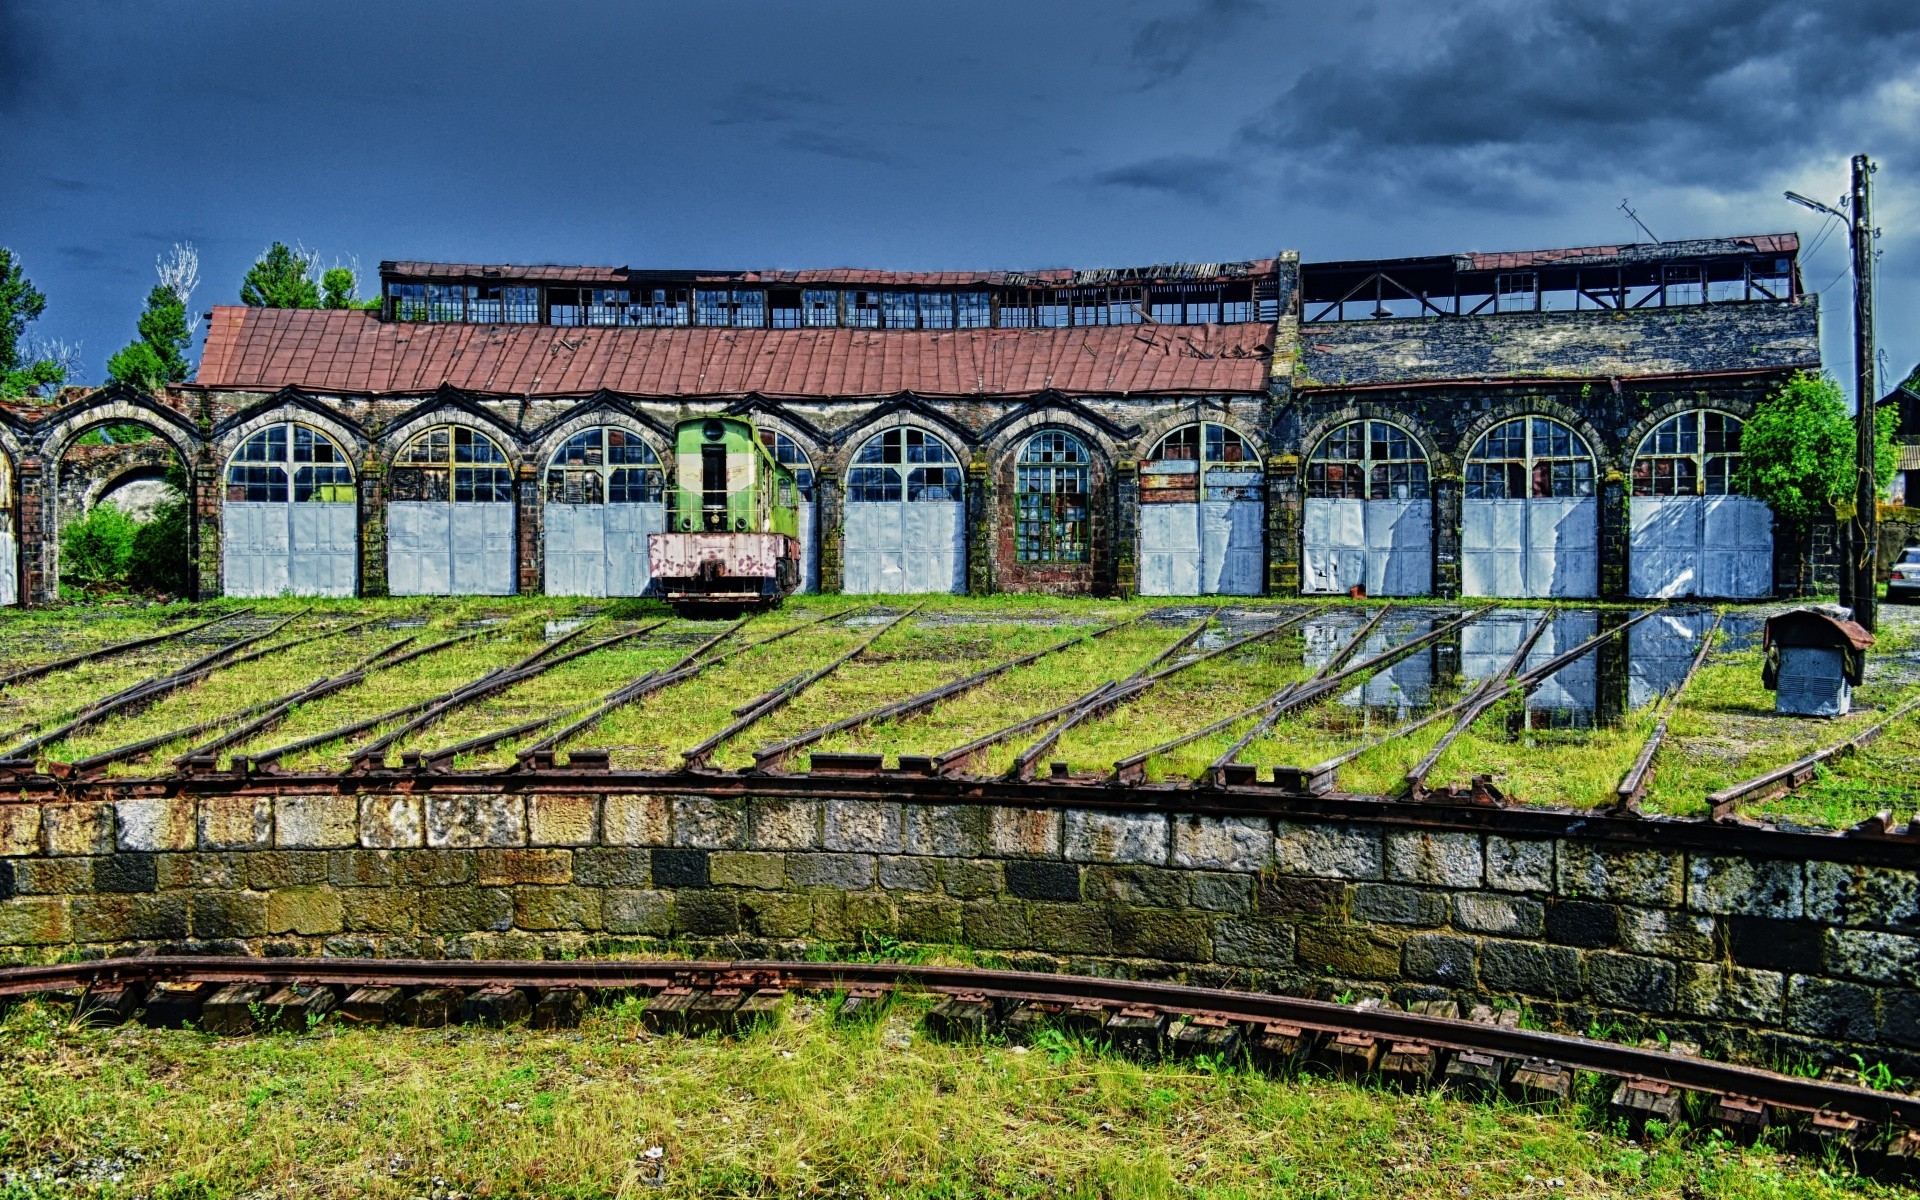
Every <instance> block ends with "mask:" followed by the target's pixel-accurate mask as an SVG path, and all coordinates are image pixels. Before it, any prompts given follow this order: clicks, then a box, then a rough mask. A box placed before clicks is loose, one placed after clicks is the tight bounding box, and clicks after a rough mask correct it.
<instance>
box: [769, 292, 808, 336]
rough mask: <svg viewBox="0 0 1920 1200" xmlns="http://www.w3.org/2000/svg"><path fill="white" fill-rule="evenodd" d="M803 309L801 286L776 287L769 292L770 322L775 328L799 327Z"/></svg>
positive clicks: (801, 322)
mask: <svg viewBox="0 0 1920 1200" xmlns="http://www.w3.org/2000/svg"><path fill="white" fill-rule="evenodd" d="M802 314H803V310H802V308H801V304H800V289H799V288H774V289H773V290H771V291H769V292H768V293H767V315H768V318H769V321H768V323H769V324H770V325H771V326H772V327H773V328H775V329H798V328H800V327H801V325H802V324H804V322H803V321H802V319H801V318H802Z"/></svg>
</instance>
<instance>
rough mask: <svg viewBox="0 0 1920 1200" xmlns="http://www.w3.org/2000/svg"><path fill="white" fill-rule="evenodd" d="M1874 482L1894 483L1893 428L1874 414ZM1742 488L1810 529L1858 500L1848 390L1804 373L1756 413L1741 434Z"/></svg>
mask: <svg viewBox="0 0 1920 1200" xmlns="http://www.w3.org/2000/svg"><path fill="white" fill-rule="evenodd" d="M1874 435H1875V439H1874V440H1875V446H1874V480H1875V483H1876V485H1877V486H1878V487H1879V488H1882V489H1884V488H1885V487H1886V486H1887V484H1888V483H1890V482H1892V480H1893V468H1894V464H1895V463H1896V461H1897V460H1898V452H1897V451H1896V449H1895V448H1894V445H1893V422H1892V421H1891V420H1888V419H1887V417H1886V416H1885V415H1884V414H1881V413H1878V412H1876V413H1875V414H1874ZM1740 449H1741V450H1742V451H1744V452H1745V456H1746V457H1745V463H1744V465H1743V467H1742V468H1741V480H1740V482H1741V487H1742V490H1744V491H1745V492H1746V493H1747V494H1748V495H1751V496H1755V497H1758V498H1759V499H1761V500H1765V501H1766V502H1767V503H1768V504H1769V505H1771V506H1772V507H1773V511H1774V512H1776V513H1778V514H1779V515H1780V517H1781V519H1782V520H1785V521H1788V522H1790V523H1792V524H1795V525H1799V526H1801V527H1802V528H1805V527H1806V526H1808V525H1811V524H1813V523H1814V522H1815V521H1817V520H1819V519H1821V518H1823V517H1827V516H1830V515H1832V514H1833V512H1834V508H1835V506H1836V505H1842V506H1844V505H1848V504H1851V503H1852V502H1853V498H1854V492H1855V488H1854V473H1853V451H1854V426H1853V419H1852V417H1851V416H1850V415H1849V414H1848V412H1847V402H1846V400H1845V399H1844V398H1842V396H1841V395H1840V385H1839V384H1837V383H1835V382H1834V381H1833V378H1832V377H1831V376H1828V375H1816V374H1814V373H1812V372H1810V371H1801V372H1799V373H1798V374H1796V375H1794V376H1793V377H1792V378H1791V379H1789V380H1787V381H1786V382H1785V383H1783V384H1781V385H1780V387H1779V389H1778V390H1776V391H1775V392H1774V393H1773V395H1771V396H1769V397H1767V398H1766V399H1765V400H1763V401H1762V402H1761V403H1760V406H1759V407H1758V408H1756V409H1755V410H1754V413H1753V416H1752V417H1751V418H1750V419H1749V420H1748V421H1747V425H1746V429H1745V431H1744V432H1743V433H1742V434H1741V438H1740Z"/></svg>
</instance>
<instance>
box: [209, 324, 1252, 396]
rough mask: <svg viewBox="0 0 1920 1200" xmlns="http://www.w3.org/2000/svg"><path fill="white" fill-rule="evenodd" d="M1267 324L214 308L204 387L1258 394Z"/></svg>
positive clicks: (404, 390) (840, 393)
mask: <svg viewBox="0 0 1920 1200" xmlns="http://www.w3.org/2000/svg"><path fill="white" fill-rule="evenodd" d="M1272 332H1273V331H1272V328H1271V327H1270V326H1266V325H1121V326H1112V327H1102V328H1086V329H963V330H943V331H938V332H935V331H909V330H885V331H881V330H868V329H605V328H590V329H589V328H574V327H568V328H560V327H555V326H549V325H424V324H411V323H402V322H388V321H381V320H380V319H378V317H377V316H376V315H375V314H373V313H368V312H355V311H351V310H324V309H285V308H242V307H237V306H235V307H219V308H215V309H214V310H213V320H212V323H211V325H210V327H209V329H208V332H207V346H206V350H205V352H204V353H203V354H202V356H201V359H200V371H199V374H198V376H197V383H198V384H199V385H200V386H204V387H216V388H239V389H249V390H251V389H262V390H265V389H274V388H280V387H289V386H291V387H301V388H306V389H308V390H310V391H318V392H347V393H359V394H378V393H389V392H400V393H419V392H429V391H432V390H434V389H435V388H438V387H440V386H441V385H442V384H450V385H452V386H453V387H456V388H461V389H464V390H467V391H473V392H483V393H497V394H503V395H553V396H573V395H586V394H589V393H592V392H595V391H598V390H600V389H601V388H606V389H608V390H610V391H615V392H624V393H628V394H632V395H641V396H739V395H746V394H748V393H758V394H760V395H764V396H770V397H791V398H812V397H835V396H890V395H894V394H897V393H900V392H913V393H916V394H918V395H922V396H977V395H994V396H1027V395H1033V394H1036V393H1038V392H1042V391H1046V390H1048V389H1054V390H1058V391H1061V392H1067V393H1072V394H1078V395H1100V394H1111V393H1135V394H1138V393H1153V392H1159V393H1172V392H1183V393H1184V392H1260V391H1264V390H1265V389H1266V386H1267V363H1268V358H1269V356H1270V354H1271V350H1272V346H1271V341H1272Z"/></svg>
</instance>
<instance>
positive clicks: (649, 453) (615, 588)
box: [546, 425, 667, 596]
mask: <svg viewBox="0 0 1920 1200" xmlns="http://www.w3.org/2000/svg"><path fill="white" fill-rule="evenodd" d="M546 496H547V499H546V529H547V532H546V592H547V594H548V595H549V596H638V595H641V594H643V593H645V591H646V590H647V585H648V583H650V582H651V577H650V576H649V575H648V573H647V537H648V535H650V534H655V533H661V532H664V531H665V530H666V527H667V505H666V473H665V472H664V471H663V470H662V469H661V466H660V456H659V455H658V454H657V453H655V452H654V449H653V447H652V446H650V445H648V444H647V442H646V439H644V438H642V437H641V436H640V435H639V434H638V433H635V432H634V431H633V430H631V429H622V428H620V427H618V426H615V425H602V426H600V427H598V428H595V429H588V430H584V431H582V432H580V433H576V434H574V435H573V436H572V437H570V438H568V439H567V440H566V441H565V442H564V443H563V444H562V445H561V447H560V449H558V450H556V451H555V452H554V455H553V458H552V459H551V460H550V461H549V462H548V463H547V492H546Z"/></svg>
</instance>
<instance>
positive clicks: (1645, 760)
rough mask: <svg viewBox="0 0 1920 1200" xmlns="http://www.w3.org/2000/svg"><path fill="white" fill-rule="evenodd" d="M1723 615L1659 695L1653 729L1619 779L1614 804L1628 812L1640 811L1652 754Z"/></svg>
mask: <svg viewBox="0 0 1920 1200" xmlns="http://www.w3.org/2000/svg"><path fill="white" fill-rule="evenodd" d="M1724 616H1725V614H1724V613H1718V612H1716V613H1714V614H1713V624H1712V625H1710V626H1708V628H1707V631H1706V632H1705V633H1704V634H1702V635H1701V636H1700V649H1698V650H1696V651H1695V652H1694V655H1693V662H1692V663H1690V664H1688V666H1687V673H1686V674H1685V675H1684V676H1682V677H1681V679H1680V683H1679V684H1678V685H1677V686H1676V687H1674V688H1673V690H1672V691H1670V692H1668V693H1667V694H1666V695H1664V696H1662V697H1660V709H1659V716H1658V719H1657V720H1655V721H1654V723H1653V732H1652V733H1650V734H1648V735H1647V740H1646V743H1645V744H1644V745H1642V746H1641V747H1640V753H1639V754H1638V755H1636V756H1635V757H1634V760H1633V765H1632V766H1631V767H1628V768H1627V773H1626V774H1625V775H1624V776H1622V777H1621V779H1620V786H1619V787H1618V788H1617V789H1615V793H1616V795H1617V796H1618V799H1617V800H1615V803H1616V804H1617V805H1619V807H1620V808H1621V809H1623V810H1625V811H1628V812H1637V811H1638V810H1639V808H1640V801H1641V800H1642V799H1643V798H1644V797H1645V796H1646V794H1647V784H1648V783H1649V782H1651V781H1652V779H1653V756H1654V755H1656V754H1658V753H1659V752H1660V747H1661V745H1662V744H1664V743H1665V742H1666V740H1667V722H1668V720H1669V719H1670V718H1671V717H1672V716H1673V714H1674V713H1675V712H1676V711H1678V710H1679V708H1680V697H1681V696H1682V695H1683V694H1685V692H1686V690H1687V685H1689V684H1691V683H1692V682H1693V677H1694V676H1695V675H1698V674H1699V673H1700V668H1701V667H1702V666H1704V665H1705V664H1706V661H1707V658H1708V656H1709V655H1711V654H1712V653H1713V636H1714V634H1716V633H1718V632H1720V622H1721V620H1722V619H1723V618H1724Z"/></svg>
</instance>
